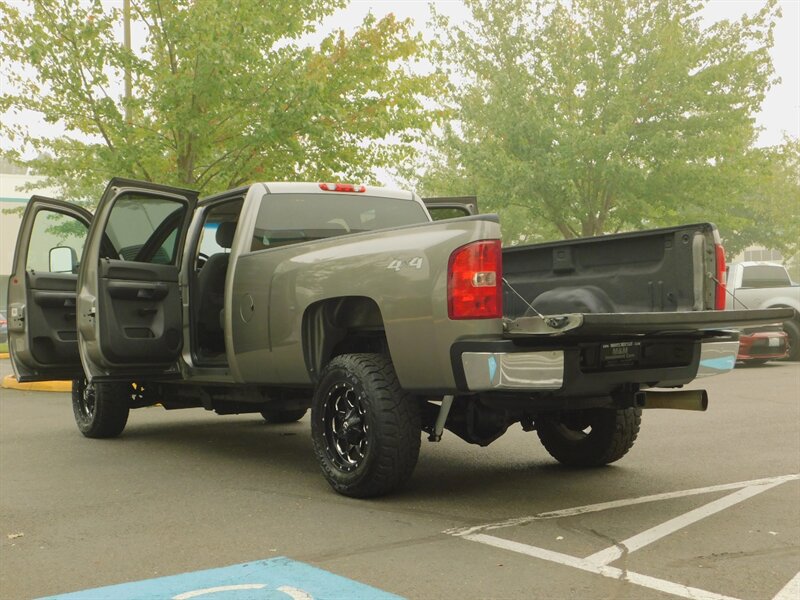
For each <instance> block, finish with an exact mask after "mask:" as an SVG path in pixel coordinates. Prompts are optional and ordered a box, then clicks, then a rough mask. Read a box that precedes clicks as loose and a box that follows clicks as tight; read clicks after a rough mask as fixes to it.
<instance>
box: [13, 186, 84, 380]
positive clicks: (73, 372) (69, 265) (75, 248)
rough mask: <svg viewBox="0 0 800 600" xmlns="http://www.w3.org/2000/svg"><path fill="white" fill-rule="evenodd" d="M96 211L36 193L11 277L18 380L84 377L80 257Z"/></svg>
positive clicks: (22, 226)
mask: <svg viewBox="0 0 800 600" xmlns="http://www.w3.org/2000/svg"><path fill="white" fill-rule="evenodd" d="M91 222H92V215H91V213H89V212H88V211H86V210H84V209H82V208H79V207H77V206H75V205H73V204H68V203H66V202H61V201H59V200H53V199H51V198H44V197H42V196H33V197H32V198H31V199H30V202H28V205H27V207H26V208H25V214H24V215H23V216H22V224H21V226H20V231H19V237H18V238H17V247H16V251H15V252H14V264H13V272H12V273H11V276H10V277H9V280H8V349H9V351H10V352H11V362H12V365H13V367H14V374H15V375H16V376H17V380H18V381H22V382H25V381H48V380H51V379H77V378H79V377H83V368H82V367H81V360H80V356H79V354H78V331H77V328H76V324H75V304H76V293H75V290H76V286H77V284H78V266H79V265H78V261H79V260H80V257H81V254H82V253H83V246H84V243H85V241H86V235H87V232H88V231H89V225H90V224H91Z"/></svg>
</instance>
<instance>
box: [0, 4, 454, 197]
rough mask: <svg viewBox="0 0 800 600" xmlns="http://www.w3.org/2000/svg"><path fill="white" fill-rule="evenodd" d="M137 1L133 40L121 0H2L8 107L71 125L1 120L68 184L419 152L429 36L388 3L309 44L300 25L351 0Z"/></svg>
mask: <svg viewBox="0 0 800 600" xmlns="http://www.w3.org/2000/svg"><path fill="white" fill-rule="evenodd" d="M131 4H132V15H133V28H132V30H133V31H134V42H136V40H137V39H139V40H140V41H142V44H141V47H134V51H129V50H126V49H125V48H124V47H123V45H122V43H121V42H122V40H121V37H122V36H121V29H122V27H121V24H122V18H123V17H122V11H121V10H120V9H119V8H118V6H119V5H118V4H111V5H109V4H108V3H103V2H100V0H94V1H92V2H86V1H85V0H57V1H56V0H30V2H29V3H28V5H27V6H23V7H20V3H19V2H10V1H0V56H2V57H3V59H4V60H3V63H4V64H3V67H4V69H5V70H6V72H7V73H8V78H9V80H10V85H9V86H8V88H7V90H8V91H6V90H4V92H5V93H4V94H3V95H2V96H0V113H2V112H5V111H12V113H13V112H18V111H22V110H32V111H35V112H36V113H38V114H40V115H41V118H42V119H44V120H45V121H47V122H49V123H57V122H60V123H62V124H63V125H64V126H65V128H66V129H67V131H68V134H67V135H66V136H62V137H57V138H50V137H47V138H44V137H41V136H37V135H34V134H32V133H31V130H30V128H29V127H26V126H25V125H19V124H18V123H19V119H3V123H2V124H0V133H1V134H2V135H4V136H8V137H9V138H10V139H11V140H12V142H13V143H15V144H16V147H17V148H21V149H25V150H28V151H30V150H33V151H35V152H36V153H37V154H38V155H39V156H38V158H36V159H34V160H30V161H27V164H28V165H29V166H31V167H33V168H34V170H35V172H37V173H38V174H41V175H44V176H46V177H47V181H46V182H45V185H55V186H57V187H59V188H61V190H62V191H63V193H64V194H65V195H66V196H67V197H70V198H91V199H93V200H94V199H96V198H97V197H98V194H99V191H101V190H102V187H103V185H104V184H105V182H107V181H108V179H109V178H110V177H112V176H115V175H116V176H127V177H132V178H138V179H145V180H149V181H157V182H159V183H168V184H175V185H179V186H183V187H189V188H194V189H197V190H200V191H202V192H203V193H204V194H208V193H212V192H215V191H219V190H223V189H228V188H231V187H235V186H238V185H241V184H244V183H246V182H249V181H253V180H262V181H270V180H312V181H314V180H328V179H356V180H362V181H371V180H373V179H374V175H373V170H374V169H375V168H377V167H388V166H392V165H396V164H401V163H406V162H408V161H410V160H411V159H412V158H413V157H414V155H415V152H416V150H415V148H416V146H417V142H418V141H419V140H420V138H421V136H422V135H423V133H424V132H426V131H427V130H428V129H429V128H430V126H431V124H432V123H433V122H434V121H435V119H436V118H437V116H438V115H437V113H435V112H433V111H431V110H429V109H427V108H426V107H425V98H426V97H427V96H429V95H430V93H431V90H436V89H438V88H439V87H441V85H440V83H439V81H438V79H439V76H437V75H415V74H413V73H412V72H411V65H412V64H413V62H414V61H416V60H418V59H420V58H423V57H424V56H426V55H427V53H428V52H429V50H430V48H429V46H428V45H427V44H426V43H424V42H423V40H422V39H421V37H419V36H417V35H413V34H412V33H411V31H410V23H409V22H406V21H398V20H397V19H395V18H394V17H393V16H392V15H389V16H387V17H385V18H382V19H377V18H375V17H374V16H371V15H370V16H368V17H367V18H366V20H365V21H364V22H363V23H362V24H361V25H360V26H358V27H354V28H353V29H352V30H349V31H348V32H344V31H334V32H332V33H330V34H329V35H327V36H326V37H325V38H324V39H323V40H322V42H321V43H320V44H319V45H318V46H317V47H310V46H309V45H308V44H306V43H304V41H303V37H302V36H305V35H307V34H310V33H313V32H314V31H315V30H316V28H317V27H318V26H319V24H320V23H322V22H323V19H324V17H326V16H328V15H330V14H331V13H332V12H333V11H334V10H335V9H337V8H340V7H341V6H343V5H344V4H345V2H344V0H286V1H284V2H269V3H264V2H261V1H259V0H172V1H164V0H132V1H131ZM142 38H143V39H142ZM126 69H129V70H130V73H131V76H132V80H133V81H132V83H133V86H132V88H133V94H132V98H130V99H128V100H126V99H125V98H124V97H123V80H124V74H125V71H126ZM31 75H33V76H31ZM126 112H127V113H128V117H126ZM15 123H17V124H15ZM387 137H391V139H392V140H393V143H392V144H391V145H390V144H387V143H385V140H386V138H387ZM11 158H16V159H19V158H20V154H19V152H17V153H12V155H11Z"/></svg>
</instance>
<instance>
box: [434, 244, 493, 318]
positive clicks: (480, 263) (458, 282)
mask: <svg viewBox="0 0 800 600" xmlns="http://www.w3.org/2000/svg"><path fill="white" fill-rule="evenodd" d="M447 314H448V316H449V317H450V318H451V319H499V318H501V317H502V316H503V261H502V252H501V248H500V240H491V241H483V242H475V243H472V244H467V245H466V246H462V247H461V248H459V249H457V250H456V251H455V252H453V253H452V254H451V255H450V261H449V262H448V264H447Z"/></svg>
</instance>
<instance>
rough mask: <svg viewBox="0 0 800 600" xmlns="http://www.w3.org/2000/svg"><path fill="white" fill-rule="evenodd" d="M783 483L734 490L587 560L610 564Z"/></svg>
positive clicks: (598, 563)
mask: <svg viewBox="0 0 800 600" xmlns="http://www.w3.org/2000/svg"><path fill="white" fill-rule="evenodd" d="M781 483H783V482H782V481H778V482H776V483H769V484H766V485H754V486H750V487H746V488H744V489H741V490H739V491H738V492H734V493H733V494H730V495H728V496H725V497H724V498H719V499H718V500H714V501H713V502H709V503H708V504H706V505H705V506H701V507H700V508H695V509H694V510H691V511H689V512H688V513H685V514H683V515H681V516H679V517H675V518H674V519H670V520H669V521H667V522H665V523H661V524H660V525H656V526H655V527H651V528H650V529H648V530H647V531H643V532H641V533H638V534H636V535H634V536H633V537H630V538H628V539H627V540H624V541H622V542H619V543H618V544H617V545H615V546H611V547H609V548H606V549H605V550H601V551H600V552H595V553H594V554H592V555H591V556H587V557H586V560H587V561H589V562H590V563H594V564H596V565H607V564H610V563H612V562H614V561H615V560H617V559H618V558H619V557H620V556H622V555H623V554H626V553H628V552H634V551H636V550H639V549H640V548H644V547H645V546H647V545H648V544H652V543H653V542H656V541H658V540H660V539H661V538H663V537H666V536H668V535H669V534H671V533H675V532H676V531H678V530H680V529H683V528H684V527H688V526H689V525H691V524H692V523H697V522H698V521H700V520H702V519H705V518H706V517H710V516H711V515H713V514H715V513H718V512H720V511H722V510H725V509H726V508H730V507H731V506H734V505H736V504H739V502H743V501H745V500H747V499H748V498H752V497H753V496H757V495H758V494H761V493H762V492H766V491H767V490H770V489H772V488H774V487H775V486H777V485H780V484H781Z"/></svg>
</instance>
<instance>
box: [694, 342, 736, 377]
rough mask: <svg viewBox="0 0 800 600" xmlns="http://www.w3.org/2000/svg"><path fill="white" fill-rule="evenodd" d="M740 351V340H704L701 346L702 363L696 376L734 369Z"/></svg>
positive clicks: (708, 375) (721, 372) (716, 373)
mask: <svg viewBox="0 0 800 600" xmlns="http://www.w3.org/2000/svg"><path fill="white" fill-rule="evenodd" d="M738 353H739V340H736V341H727V342H704V343H703V344H702V346H701V348H700V364H699V365H698V367H697V375H696V376H695V377H696V378H698V379H699V378H700V377H711V376H712V375H722V374H723V373H727V372H728V371H730V370H732V369H733V367H734V365H735V364H736V355H737V354H738Z"/></svg>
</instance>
